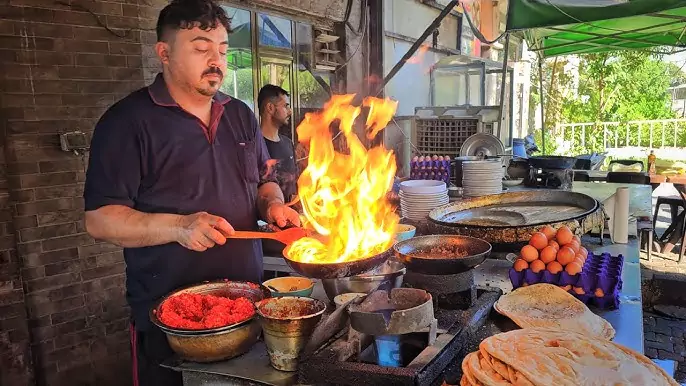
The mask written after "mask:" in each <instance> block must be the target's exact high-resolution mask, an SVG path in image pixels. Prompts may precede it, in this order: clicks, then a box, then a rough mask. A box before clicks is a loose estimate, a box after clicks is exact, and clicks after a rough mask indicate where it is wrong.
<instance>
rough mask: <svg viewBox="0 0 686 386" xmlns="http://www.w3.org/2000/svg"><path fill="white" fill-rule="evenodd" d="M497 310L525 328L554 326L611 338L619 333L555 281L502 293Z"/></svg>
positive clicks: (564, 329) (563, 329)
mask: <svg viewBox="0 0 686 386" xmlns="http://www.w3.org/2000/svg"><path fill="white" fill-rule="evenodd" d="M495 310H496V311H498V313H500V314H503V315H505V316H507V317H508V318H510V319H512V321H513V322H515V323H517V325H518V326H519V327H522V328H529V327H550V328H556V329H558V330H561V331H576V332H579V333H582V334H586V335H590V336H596V337H600V338H603V339H607V340H611V339H612V338H613V337H614V336H615V329H614V328H613V327H612V325H611V324H610V323H608V321H606V320H605V319H603V318H601V317H600V316H598V315H596V314H594V313H593V312H592V311H591V310H589V309H588V307H586V305H585V304H584V303H583V302H581V301H580V300H579V299H577V298H575V297H574V296H572V295H571V294H570V293H568V292H567V291H565V290H563V289H562V288H560V287H558V286H556V285H552V284H545V283H540V284H534V285H530V286H526V287H520V288H518V289H516V290H515V291H513V292H511V293H509V294H507V295H504V296H501V297H500V299H498V301H497V302H496V304H495Z"/></svg>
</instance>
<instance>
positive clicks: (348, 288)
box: [322, 260, 406, 301]
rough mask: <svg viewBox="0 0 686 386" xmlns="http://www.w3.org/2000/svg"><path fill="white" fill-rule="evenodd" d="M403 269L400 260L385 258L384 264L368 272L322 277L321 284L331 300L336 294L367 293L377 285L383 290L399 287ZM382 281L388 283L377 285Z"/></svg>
mask: <svg viewBox="0 0 686 386" xmlns="http://www.w3.org/2000/svg"><path fill="white" fill-rule="evenodd" d="M405 271H406V270H405V266H404V265H403V264H402V263H401V262H399V261H395V260H387V261H386V263H385V264H383V265H382V266H380V267H378V268H376V269H374V270H373V271H371V272H369V273H366V274H363V275H357V276H351V277H345V278H341V279H323V280H322V285H323V286H324V292H326V296H328V298H329V300H331V301H333V299H334V298H335V297H336V296H338V295H340V294H345V293H350V292H360V293H369V292H370V291H372V290H374V289H376V288H377V287H378V288H379V289H385V290H391V289H393V288H400V287H401V286H402V285H403V275H405ZM384 281H387V282H388V283H387V284H384V285H381V286H380V287H379V285H380V284H381V283H383V282H384Z"/></svg>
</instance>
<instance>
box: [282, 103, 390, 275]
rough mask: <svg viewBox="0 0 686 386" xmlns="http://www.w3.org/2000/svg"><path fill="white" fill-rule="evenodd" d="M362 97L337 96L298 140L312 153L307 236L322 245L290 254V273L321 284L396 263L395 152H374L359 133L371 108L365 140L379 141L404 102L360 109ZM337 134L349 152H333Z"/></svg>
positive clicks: (294, 247) (310, 119) (302, 186)
mask: <svg viewBox="0 0 686 386" xmlns="http://www.w3.org/2000/svg"><path fill="white" fill-rule="evenodd" d="M354 98H355V95H335V96H333V97H332V98H331V100H330V101H329V102H328V103H327V104H326V105H325V106H324V109H323V110H322V111H320V112H317V113H312V114H307V115H306V116H305V119H304V120H303V122H302V123H301V124H300V125H299V126H298V129H297V130H298V140H299V141H300V142H301V143H302V144H303V145H305V146H306V147H307V148H309V156H308V164H307V168H305V170H304V171H303V173H302V175H301V176H300V178H299V179H298V197H299V198H300V202H301V203H302V207H303V221H302V223H303V228H304V229H305V230H306V231H309V232H311V233H313V234H316V235H318V236H317V237H303V238H301V239H299V240H297V241H295V242H293V243H292V244H290V245H288V247H286V249H285V250H284V256H285V257H286V261H287V263H288V265H289V266H290V267H291V268H292V269H293V270H295V271H296V272H298V273H300V274H302V275H305V276H308V277H314V278H327V279H333V278H341V277H346V276H353V275H357V274H360V273H364V272H367V271H369V270H372V269H373V268H376V267H377V266H379V265H380V264H382V263H383V262H384V261H386V259H387V258H388V256H389V255H390V251H389V250H390V249H391V246H392V245H393V238H394V235H395V227H396V225H397V224H398V222H399V220H400V219H399V218H398V215H397V214H396V212H395V207H394V206H393V205H392V204H391V203H390V202H389V201H388V199H387V198H386V194H387V193H388V191H389V190H390V189H391V187H392V185H393V181H394V178H395V171H396V167H395V165H396V162H395V156H394V155H393V151H391V150H387V149H385V148H384V147H383V146H377V147H373V148H371V149H367V148H366V147H365V146H364V144H363V143H362V142H361V141H360V139H359V138H358V137H357V135H356V134H355V132H354V130H353V125H354V123H355V121H356V119H357V118H358V116H360V115H361V114H362V108H363V107H364V109H365V112H366V116H365V128H366V136H367V138H368V139H373V138H375V137H376V135H377V134H378V133H379V132H380V131H381V130H382V129H383V128H385V127H386V125H387V124H388V122H389V121H390V120H391V118H392V117H393V114H394V113H395V110H396V107H397V102H394V101H391V100H390V99H378V98H372V97H369V98H366V99H364V101H363V102H362V106H354V105H353V99H354ZM332 126H333V127H337V128H338V130H340V133H339V134H338V135H336V137H339V136H341V139H343V140H344V141H342V142H343V143H344V144H345V148H344V149H341V148H340V146H339V147H334V142H337V143H339V142H341V141H334V139H335V137H334V136H333V135H332V131H331V127H332Z"/></svg>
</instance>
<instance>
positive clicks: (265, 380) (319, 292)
mask: <svg viewBox="0 0 686 386" xmlns="http://www.w3.org/2000/svg"><path fill="white" fill-rule="evenodd" d="M582 243H583V244H584V246H587V247H588V248H589V250H591V251H597V252H600V251H602V252H609V253H611V254H612V255H618V254H622V255H624V259H625V262H624V268H623V270H622V279H623V281H624V286H623V288H622V292H621V294H620V307H619V309H617V310H612V311H599V310H596V309H593V308H592V310H593V311H594V312H596V313H598V314H599V315H600V316H602V317H603V318H605V319H606V320H607V321H608V322H610V324H612V326H613V327H614V328H615V330H616V336H615V338H614V341H615V342H617V343H619V344H622V345H624V346H627V347H630V348H632V349H633V350H635V351H638V352H640V353H643V311H642V301H641V272H640V265H639V255H638V252H639V249H638V241H637V240H635V239H632V240H630V241H629V243H628V244H610V245H605V246H600V245H599V244H598V240H597V239H593V238H584V239H583V241H582ZM510 266H511V263H509V262H508V261H507V260H496V259H487V260H486V261H485V262H484V263H482V264H481V265H480V266H479V267H477V268H476V272H475V284H476V285H477V286H478V287H497V288H500V289H501V290H503V292H505V293H507V292H510V291H512V285H511V284H510V281H509V278H508V276H507V271H508V269H509V268H510ZM312 296H313V297H315V298H318V299H322V300H325V301H328V299H327V298H326V294H325V293H324V291H323V287H322V285H321V283H320V282H317V284H316V285H315V290H314V292H313V295H312ZM165 365H166V366H168V367H170V368H173V369H174V370H177V371H181V372H183V376H184V385H186V386H195V385H207V384H212V385H275V386H287V385H293V384H295V383H296V381H297V375H296V373H285V372H281V371H277V370H275V369H273V368H272V367H271V366H270V365H269V358H268V356H267V353H266V350H265V347H264V344H263V343H262V342H259V343H258V344H257V345H255V346H254V347H253V348H252V350H251V351H250V352H248V353H247V354H245V355H243V356H241V357H239V358H235V359H232V360H228V361H223V362H216V363H205V364H201V363H193V362H184V361H179V360H171V361H169V362H167V363H166V364H165Z"/></svg>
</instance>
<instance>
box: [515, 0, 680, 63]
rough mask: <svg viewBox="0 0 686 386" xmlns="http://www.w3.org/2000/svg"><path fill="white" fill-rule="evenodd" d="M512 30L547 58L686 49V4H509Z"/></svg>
mask: <svg viewBox="0 0 686 386" xmlns="http://www.w3.org/2000/svg"><path fill="white" fill-rule="evenodd" d="M509 1H510V4H509V10H508V16H507V30H508V31H521V32H522V33H523V34H524V37H525V38H526V40H527V42H528V43H529V45H530V50H531V51H534V52H536V53H537V54H538V55H539V56H541V57H551V56H558V55H567V54H586V53H595V52H608V51H618V50H646V49H648V50H650V49H652V50H655V51H658V50H659V49H660V48H661V47H665V46H669V47H677V48H680V49H686V0H509Z"/></svg>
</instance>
